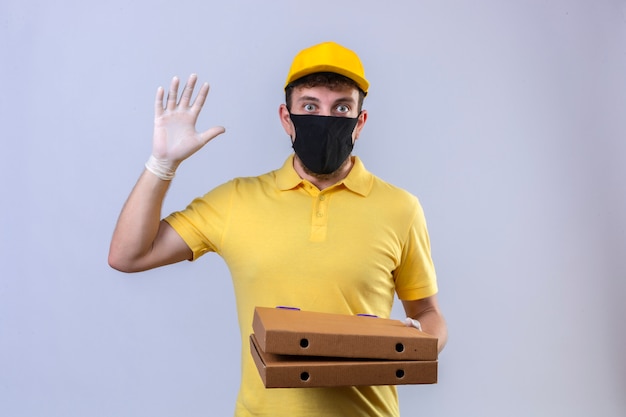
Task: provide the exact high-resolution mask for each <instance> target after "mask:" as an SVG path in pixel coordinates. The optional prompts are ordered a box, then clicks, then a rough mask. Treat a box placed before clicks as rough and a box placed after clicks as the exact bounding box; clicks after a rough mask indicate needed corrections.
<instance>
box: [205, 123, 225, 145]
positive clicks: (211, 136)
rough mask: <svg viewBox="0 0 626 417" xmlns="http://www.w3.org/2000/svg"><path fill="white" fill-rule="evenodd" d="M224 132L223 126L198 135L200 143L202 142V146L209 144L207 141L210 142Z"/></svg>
mask: <svg viewBox="0 0 626 417" xmlns="http://www.w3.org/2000/svg"><path fill="white" fill-rule="evenodd" d="M224 132H226V129H224V127H223V126H214V127H212V128H210V129H208V130H205V131H204V132H202V133H200V142H202V145H203V146H204V145H206V144H207V143H209V141H211V140H212V139H214V138H215V137H217V136H219V135H221V134H222V133H224Z"/></svg>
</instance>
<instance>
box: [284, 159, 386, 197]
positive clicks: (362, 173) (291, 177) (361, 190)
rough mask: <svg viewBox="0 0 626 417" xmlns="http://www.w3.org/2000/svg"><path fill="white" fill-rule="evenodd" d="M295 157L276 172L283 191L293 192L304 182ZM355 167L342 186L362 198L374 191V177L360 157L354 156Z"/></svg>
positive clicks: (342, 182)
mask: <svg viewBox="0 0 626 417" xmlns="http://www.w3.org/2000/svg"><path fill="white" fill-rule="evenodd" d="M293 157H294V155H293V154H291V155H289V158H287V160H286V161H285V163H284V164H283V166H282V167H281V168H279V169H278V170H276V186H277V187H278V189H279V190H281V191H287V190H291V189H293V188H296V187H297V186H298V185H300V184H301V183H302V181H303V179H302V178H300V176H299V175H298V173H297V172H296V170H295V169H294V168H293ZM353 158H354V165H352V169H351V170H350V173H349V174H348V176H347V177H346V178H344V179H343V180H342V181H341V182H340V184H343V185H344V186H345V187H346V188H347V189H349V190H350V191H352V192H355V193H357V194H360V195H362V196H364V197H365V196H367V195H368V194H369V192H370V191H371V189H372V184H373V182H374V177H373V175H372V174H371V173H370V172H369V171H367V170H366V169H365V165H363V162H362V161H361V159H360V158H359V157H358V156H353Z"/></svg>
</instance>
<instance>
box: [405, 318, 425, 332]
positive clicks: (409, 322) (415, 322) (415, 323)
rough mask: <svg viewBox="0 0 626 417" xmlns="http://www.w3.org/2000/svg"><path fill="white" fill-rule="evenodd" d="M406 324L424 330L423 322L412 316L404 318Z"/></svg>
mask: <svg viewBox="0 0 626 417" xmlns="http://www.w3.org/2000/svg"><path fill="white" fill-rule="evenodd" d="M404 325H405V326H407V327H415V328H416V329H417V330H419V331H420V332H421V331H422V323H420V322H419V320H415V319H412V318H410V317H407V318H406V319H405V320H404Z"/></svg>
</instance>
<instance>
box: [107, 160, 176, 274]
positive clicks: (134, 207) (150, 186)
mask: <svg viewBox="0 0 626 417" xmlns="http://www.w3.org/2000/svg"><path fill="white" fill-rule="evenodd" d="M170 183H171V181H163V180H161V179H159V178H157V177H156V176H155V175H154V174H152V173H151V172H149V171H147V170H146V171H144V172H143V173H142V174H141V176H140V177H139V180H138V181H137V184H136V185H135V187H134V188H133V190H132V191H131V193H130V196H129V197H128V200H126V203H125V204H124V207H123V208H122V212H121V213H120V216H119V218H118V221H117V225H116V227H115V231H114V232H113V237H112V239H111V246H110V249H109V264H110V265H111V266H112V267H113V268H115V269H118V270H121V271H127V272H131V271H133V270H135V269H136V266H135V265H136V263H137V262H138V261H139V260H140V259H141V258H142V257H143V256H145V255H146V254H147V253H149V252H150V250H151V249H152V247H153V243H154V241H155V239H156V236H157V233H158V230H159V225H160V221H161V207H162V205H163V200H164V198H165V194H166V193H167V190H168V188H169V186H170Z"/></svg>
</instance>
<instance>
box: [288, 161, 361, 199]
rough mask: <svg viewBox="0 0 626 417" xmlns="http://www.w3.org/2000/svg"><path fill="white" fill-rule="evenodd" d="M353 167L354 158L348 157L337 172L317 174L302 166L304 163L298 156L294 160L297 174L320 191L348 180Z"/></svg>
mask: <svg viewBox="0 0 626 417" xmlns="http://www.w3.org/2000/svg"><path fill="white" fill-rule="evenodd" d="M353 165H354V161H353V160H352V156H348V157H347V158H346V160H345V161H344V162H343V163H342V164H341V166H340V167H339V168H337V170H336V171H335V172H331V173H330V174H316V173H314V172H311V171H309V170H308V169H307V168H306V167H305V166H304V165H303V164H302V161H300V158H298V155H294V158H293V168H294V169H295V170H296V173H297V174H298V175H299V176H300V178H302V179H303V180H307V181H309V182H310V183H311V184H313V185H315V186H316V187H317V188H318V189H319V190H320V191H321V190H324V189H326V188H328V187H330V186H332V185H335V184H337V183H338V182H339V181H341V180H343V179H344V178H346V177H347V176H348V174H349V173H350V170H351V169H352V166H353Z"/></svg>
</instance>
